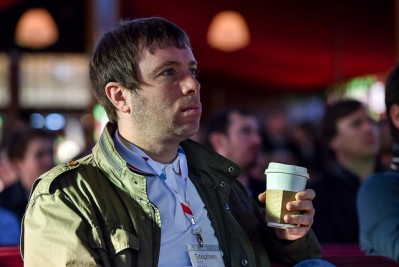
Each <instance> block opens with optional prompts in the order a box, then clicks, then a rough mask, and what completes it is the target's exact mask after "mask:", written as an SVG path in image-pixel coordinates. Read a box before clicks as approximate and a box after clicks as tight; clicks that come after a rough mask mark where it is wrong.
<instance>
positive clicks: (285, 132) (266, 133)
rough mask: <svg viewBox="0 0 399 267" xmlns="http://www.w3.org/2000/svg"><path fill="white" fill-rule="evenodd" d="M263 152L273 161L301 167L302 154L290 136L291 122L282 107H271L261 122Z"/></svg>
mask: <svg viewBox="0 0 399 267" xmlns="http://www.w3.org/2000/svg"><path fill="white" fill-rule="evenodd" d="M261 122H262V124H261V127H262V130H261V134H262V150H263V152H264V153H266V154H268V155H269V156H270V158H271V160H272V161H276V162H280V163H284V164H292V165H299V164H300V158H299V157H300V154H299V149H298V147H297V145H296V144H295V142H294V140H293V139H292V138H291V135H290V128H291V122H290V119H289V117H288V114H287V111H286V109H285V108H284V107H282V106H272V107H270V108H269V109H268V110H267V111H266V113H265V114H264V116H263V119H262V120H261Z"/></svg>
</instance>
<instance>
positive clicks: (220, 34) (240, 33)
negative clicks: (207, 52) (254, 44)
mask: <svg viewBox="0 0 399 267" xmlns="http://www.w3.org/2000/svg"><path fill="white" fill-rule="evenodd" d="M207 41H208V44H209V45H210V46H211V47H213V48H215V49H218V50H221V51H224V52H234V51H236V50H239V49H242V48H244V47H246V46H247V45H248V44H249V41H250V34H249V28H248V25H247V23H246V22H245V19H244V17H243V16H242V15H241V14H240V13H238V12H236V11H231V10H226V11H222V12H220V13H218V14H216V16H215V17H214V18H213V19H212V21H211V24H210V25H209V29H208V34H207Z"/></svg>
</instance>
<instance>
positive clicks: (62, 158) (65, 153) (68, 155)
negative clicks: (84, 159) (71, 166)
mask: <svg viewBox="0 0 399 267" xmlns="http://www.w3.org/2000/svg"><path fill="white" fill-rule="evenodd" d="M79 152H80V147H79V144H78V143H76V142H75V141H73V140H63V141H61V142H60V143H59V144H58V146H57V149H56V158H57V159H58V161H59V162H66V161H70V160H71V159H73V158H74V157H75V156H76V155H78V154H79Z"/></svg>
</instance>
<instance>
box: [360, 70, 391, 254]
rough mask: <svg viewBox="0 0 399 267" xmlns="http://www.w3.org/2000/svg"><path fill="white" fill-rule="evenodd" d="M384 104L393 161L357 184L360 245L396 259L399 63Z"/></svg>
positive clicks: (372, 251)
mask: <svg viewBox="0 0 399 267" xmlns="http://www.w3.org/2000/svg"><path fill="white" fill-rule="evenodd" d="M385 106H386V114H387V118H388V122H389V126H390V129H391V135H392V140H393V146H392V161H391V165H390V170H387V171H386V172H383V173H378V174H375V175H373V176H371V177H369V178H368V179H367V180H366V182H364V183H363V184H362V186H361V187H360V190H359V193H358V197H357V207H358V213H359V223H360V245H361V248H362V250H364V251H365V253H366V254H368V255H380V256H386V257H389V258H392V259H394V260H396V261H399V65H397V66H396V67H395V68H394V69H393V70H392V71H391V73H390V75H389V76H388V78H387V82H386V87H385Z"/></svg>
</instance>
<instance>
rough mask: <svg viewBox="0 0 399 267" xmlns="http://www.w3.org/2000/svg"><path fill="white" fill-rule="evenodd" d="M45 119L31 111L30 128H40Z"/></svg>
mask: <svg viewBox="0 0 399 267" xmlns="http://www.w3.org/2000/svg"><path fill="white" fill-rule="evenodd" d="M44 124H45V119H44V116H43V115H42V114H40V113H33V114H31V115H30V126H31V127H32V128H36V129H41V128H43V127H44Z"/></svg>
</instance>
